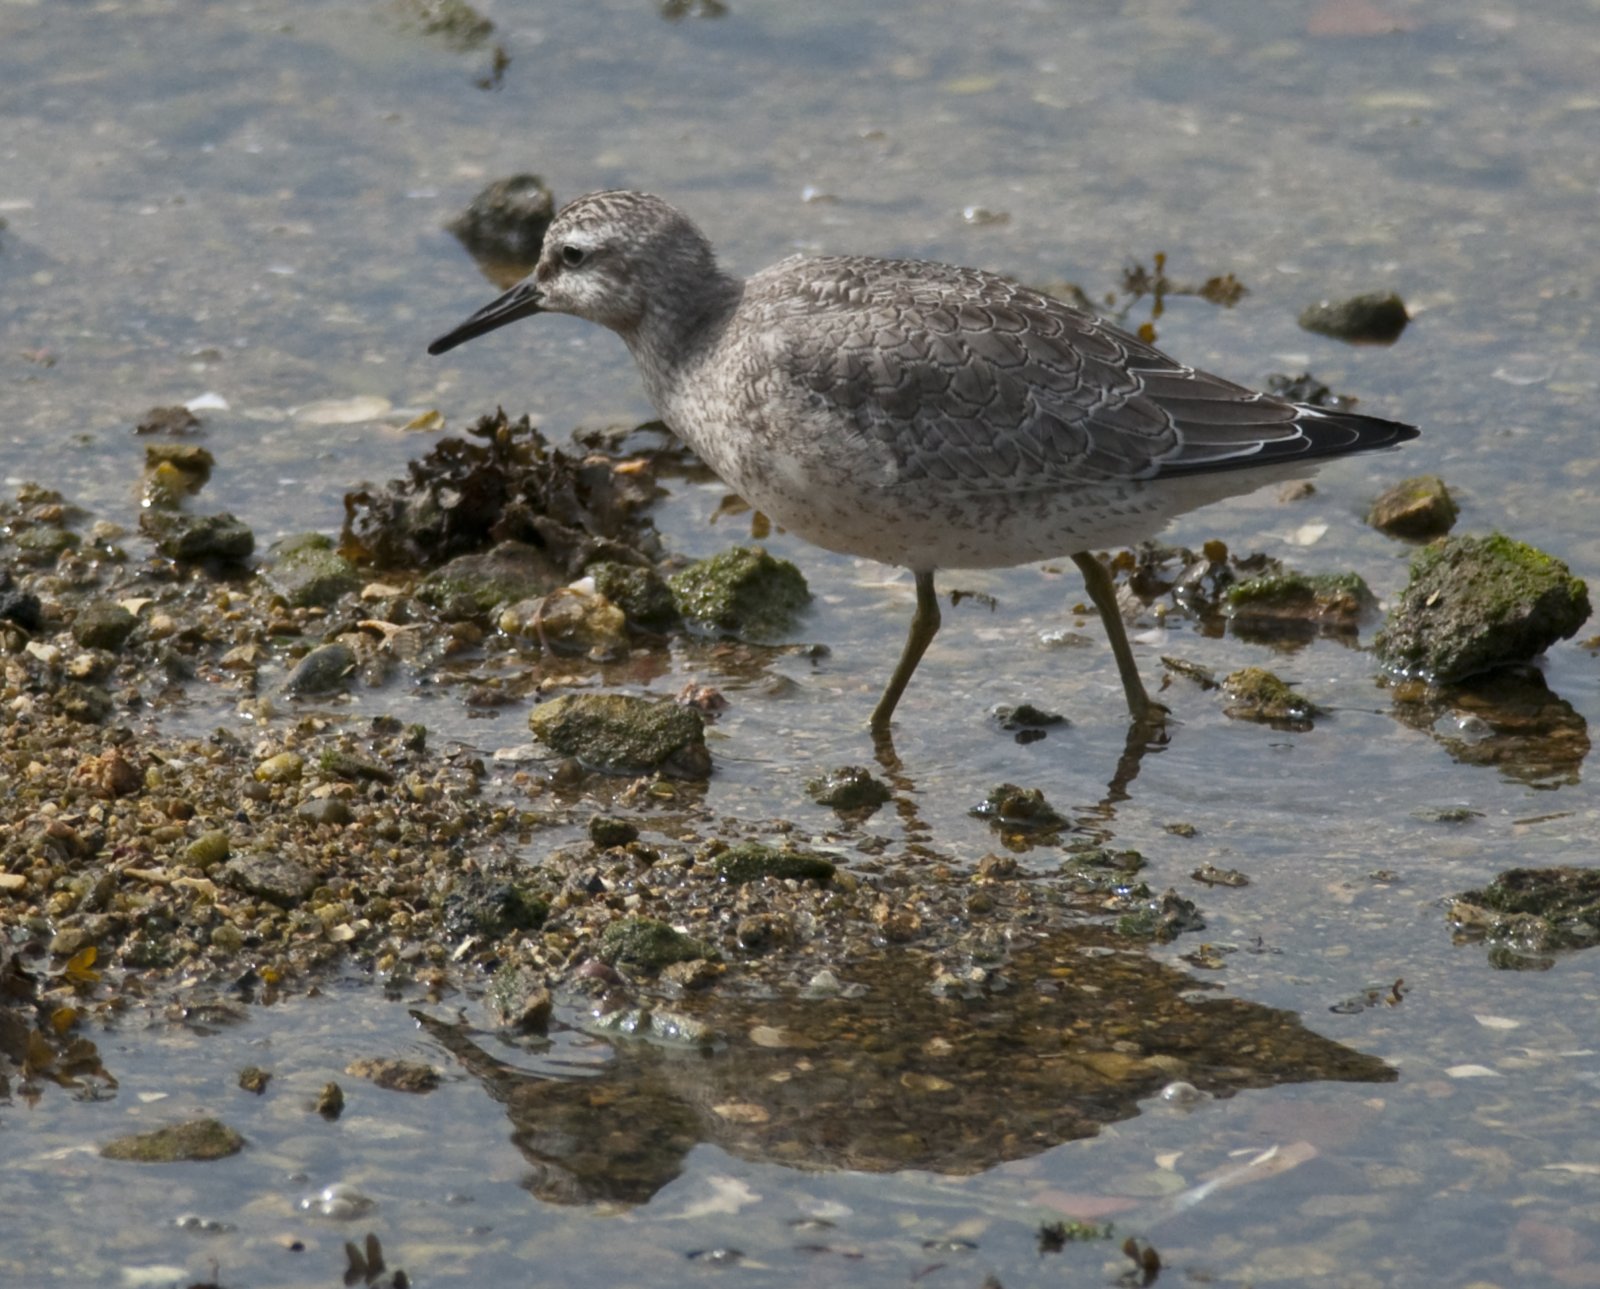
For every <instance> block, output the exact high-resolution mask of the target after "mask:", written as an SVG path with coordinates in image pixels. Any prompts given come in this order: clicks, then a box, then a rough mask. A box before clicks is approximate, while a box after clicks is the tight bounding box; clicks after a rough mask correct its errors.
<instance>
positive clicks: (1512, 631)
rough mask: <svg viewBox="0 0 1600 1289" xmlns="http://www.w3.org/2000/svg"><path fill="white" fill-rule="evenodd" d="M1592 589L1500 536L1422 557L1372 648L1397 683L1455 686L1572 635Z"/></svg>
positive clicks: (1547, 558) (1438, 546) (1447, 544)
mask: <svg viewBox="0 0 1600 1289" xmlns="http://www.w3.org/2000/svg"><path fill="white" fill-rule="evenodd" d="M1588 617H1589V590H1588V587H1587V586H1585V584H1584V582H1583V579H1582V578H1577V577H1574V576H1573V575H1572V573H1571V571H1570V570H1569V569H1568V568H1567V566H1566V565H1565V564H1563V563H1562V562H1561V561H1560V560H1558V559H1556V558H1555V557H1554V556H1553V555H1547V554H1545V553H1544V552H1543V551H1541V550H1538V549H1536V548H1534V547H1532V546H1529V545H1528V544H1527V543H1526V542H1519V541H1516V540H1515V539H1513V538H1510V537H1507V536H1505V535H1504V534H1502V533H1492V534H1490V535H1489V536H1487V537H1449V538H1446V539H1444V540H1443V541H1440V542H1436V543H1435V544H1434V545H1432V546H1429V547H1426V548H1425V549H1423V550H1421V551H1418V552H1417V554H1416V556H1415V557H1414V558H1413V559H1412V561H1411V580H1410V581H1409V582H1408V583H1407V585H1406V589H1405V591H1404V593H1403V594H1402V595H1401V597H1400V600H1399V602H1398V603H1397V604H1396V605H1395V606H1394V608H1393V609H1391V610H1390V612H1389V617H1388V621H1387V622H1386V623H1385V624H1384V628H1383V630H1382V631H1380V632H1379V633H1378V637H1377V639H1376V641H1374V646H1375V648H1376V649H1377V652H1378V657H1379V658H1380V659H1382V661H1383V663H1384V664H1385V665H1386V666H1388V667H1390V668H1391V669H1393V670H1394V671H1397V672H1400V673H1401V674H1403V675H1407V676H1415V677H1418V678H1420V679H1423V680H1426V681H1429V682H1431V683H1434V684H1441V685H1447V684H1453V683H1455V682H1457V681H1461V680H1465V679H1466V678H1467V677H1469V676H1475V675H1479V674H1481V673H1483V672H1486V671H1491V670H1493V669H1494V668H1496V667H1501V666H1506V665H1508V664H1513V663H1521V662H1527V661H1528V660H1529V659H1531V658H1536V657H1537V656H1538V655H1539V654H1541V653H1543V652H1544V651H1545V650H1546V649H1547V648H1549V647H1550V646H1551V645H1552V644H1554V643H1555V642H1556V641H1557V640H1565V639H1567V638H1569V637H1571V636H1573V635H1575V634H1576V633H1577V631H1578V628H1579V627H1581V626H1582V625H1583V624H1584V622H1585V621H1587V620H1588Z"/></svg>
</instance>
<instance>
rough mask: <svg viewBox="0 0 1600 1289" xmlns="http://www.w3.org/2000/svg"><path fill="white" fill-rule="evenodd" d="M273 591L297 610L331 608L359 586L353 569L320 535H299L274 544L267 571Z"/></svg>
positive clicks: (328, 539)
mask: <svg viewBox="0 0 1600 1289" xmlns="http://www.w3.org/2000/svg"><path fill="white" fill-rule="evenodd" d="M266 577H267V581H268V582H269V583H271V585H272V589H273V590H275V591H277V593H278V594H279V595H281V596H283V598H284V599H286V600H287V601H288V602H289V603H290V604H292V605H295V606H296V607H297V608H316V607H321V606H325V605H329V604H332V603H333V602H334V601H335V600H337V599H338V598H339V597H340V596H342V595H344V594H346V593H347V592H349V591H353V590H355V588H356V586H357V585H358V584H359V583H360V580H361V579H360V577H359V576H358V575H357V573H356V570H355V566H354V565H353V564H351V563H350V561H349V560H347V559H345V557H344V556H343V555H341V554H339V552H338V551H336V550H334V548H333V539H332V538H331V537H328V536H326V535H325V534H323V533H301V534H300V535H298V536H296V537H286V538H284V539H283V540H282V541H280V542H275V543H273V546H272V550H271V551H270V562H269V563H268V565H267V569H266Z"/></svg>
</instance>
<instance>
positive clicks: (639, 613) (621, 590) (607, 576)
mask: <svg viewBox="0 0 1600 1289" xmlns="http://www.w3.org/2000/svg"><path fill="white" fill-rule="evenodd" d="M584 572H585V573H586V574H587V575H588V576H589V577H591V578H593V579H594V589H595V590H597V591H598V592H600V594H601V595H603V596H605V597H606V599H608V600H610V601H611V602H612V603H613V604H615V605H616V606H617V607H618V608H620V609H621V610H622V611H623V613H624V614H626V615H627V619H628V622H629V623H630V624H631V625H633V626H638V627H643V628H644V629H645V630H646V631H665V630H667V629H668V628H670V627H672V626H675V625H676V624H677V622H678V602H677V600H676V599H674V598H673V595H672V588H671V587H670V586H668V585H667V583H666V580H665V579H664V578H663V577H662V576H661V574H659V573H657V572H656V571H655V569H653V568H647V567H638V566H635V565H632V564H617V563H610V562H605V561H602V562H601V563H598V564H591V565H589V567H588V568H586V569H585V570H584Z"/></svg>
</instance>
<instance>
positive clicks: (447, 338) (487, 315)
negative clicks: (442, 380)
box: [428, 280, 543, 357]
mask: <svg viewBox="0 0 1600 1289" xmlns="http://www.w3.org/2000/svg"><path fill="white" fill-rule="evenodd" d="M540 299H541V297H540V295H539V288H538V287H537V286H535V285H534V284H533V282H532V281H531V280H527V281H522V282H518V283H517V284H516V286H514V287H512V288H511V289H510V290H509V291H507V292H506V293H505V294H504V295H502V296H501V297H500V298H499V299H497V300H491V301H490V302H489V303H488V304H486V305H484V306H483V308H481V309H479V310H478V311H477V312H476V313H475V314H473V315H472V316H471V317H470V318H468V319H467V320H466V321H465V322H463V323H462V324H461V325H460V326H459V327H457V328H456V329H455V330H454V331H447V332H445V333H444V335H442V336H440V337H439V338H438V339H437V340H435V341H434V342H433V343H432V344H431V345H429V346H428V352H429V353H430V354H433V355H435V356H436V357H437V356H438V355H439V354H442V353H446V352H448V351H449V350H451V349H454V348H455V347H456V346H457V345H464V344H466V343H467V341H469V340H473V339H476V338H477V337H478V336H481V335H484V334H485V333H487V332H490V331H493V330H494V329H495V328H497V327H503V326H505V325H506V323H508V322H515V321H516V320H517V319H518V318H531V317H532V316H533V315H534V314H536V313H540V312H542V311H543V307H542V305H541V304H540Z"/></svg>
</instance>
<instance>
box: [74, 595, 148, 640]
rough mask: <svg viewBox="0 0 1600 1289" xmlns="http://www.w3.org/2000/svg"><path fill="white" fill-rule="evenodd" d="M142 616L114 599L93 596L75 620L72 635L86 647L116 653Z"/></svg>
mask: <svg viewBox="0 0 1600 1289" xmlns="http://www.w3.org/2000/svg"><path fill="white" fill-rule="evenodd" d="M138 625H139V620H138V619H137V618H135V617H134V616H133V614H131V613H129V612H128V611H127V610H126V609H125V608H123V607H122V606H121V605H120V604H117V603H116V602H115V601H112V600H90V601H89V603H88V604H86V605H84V606H83V608H82V609H81V610H79V612H78V616H77V617H76V618H74V619H73V620H72V638H73V639H74V640H76V641H77V642H78V643H79V644H80V645H82V646H83V647H84V648H85V649H109V650H111V651H112V652H113V653H115V652H116V651H117V650H118V649H120V648H122V646H123V645H124V644H125V643H126V642H127V639H128V637H129V636H130V635H132V634H133V629H134V628H135V627H136V626H138Z"/></svg>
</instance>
